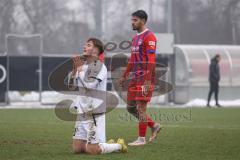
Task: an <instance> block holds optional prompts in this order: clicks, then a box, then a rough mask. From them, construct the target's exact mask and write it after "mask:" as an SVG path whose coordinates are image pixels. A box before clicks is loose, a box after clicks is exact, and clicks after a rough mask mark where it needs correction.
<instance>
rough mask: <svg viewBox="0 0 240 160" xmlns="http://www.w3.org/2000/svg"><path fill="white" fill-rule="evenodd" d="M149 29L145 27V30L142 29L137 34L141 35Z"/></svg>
mask: <svg viewBox="0 0 240 160" xmlns="http://www.w3.org/2000/svg"><path fill="white" fill-rule="evenodd" d="M147 31H148V28H146V29H145V30H144V31H142V32H141V33H137V35H138V36H139V35H141V34H143V33H145V32H147Z"/></svg>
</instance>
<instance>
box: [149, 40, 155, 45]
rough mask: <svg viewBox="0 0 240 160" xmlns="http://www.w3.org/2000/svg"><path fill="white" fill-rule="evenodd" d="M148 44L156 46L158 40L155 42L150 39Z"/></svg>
mask: <svg viewBox="0 0 240 160" xmlns="http://www.w3.org/2000/svg"><path fill="white" fill-rule="evenodd" d="M148 45H149V46H155V45H156V42H154V41H149V42H148Z"/></svg>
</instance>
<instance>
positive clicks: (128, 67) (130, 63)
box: [118, 54, 134, 87]
mask: <svg viewBox="0 0 240 160" xmlns="http://www.w3.org/2000/svg"><path fill="white" fill-rule="evenodd" d="M133 62H134V57H133V54H131V57H130V58H129V59H128V64H127V67H126V70H125V71H124V72H123V74H122V76H121V77H120V79H119V82H118V83H119V86H121V87H123V83H124V81H125V80H126V79H127V77H128V75H129V74H130V72H131V71H132V67H133Z"/></svg>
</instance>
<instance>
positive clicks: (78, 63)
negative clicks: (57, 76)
mask: <svg viewBox="0 0 240 160" xmlns="http://www.w3.org/2000/svg"><path fill="white" fill-rule="evenodd" d="M82 66H83V59H82V58H81V57H80V56H74V57H73V58H72V71H71V72H70V73H69V74H68V88H69V89H70V90H75V89H76V88H77V79H76V73H77V70H81V67H82Z"/></svg>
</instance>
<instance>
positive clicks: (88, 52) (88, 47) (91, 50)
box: [83, 41, 96, 56]
mask: <svg viewBox="0 0 240 160" xmlns="http://www.w3.org/2000/svg"><path fill="white" fill-rule="evenodd" d="M95 54H96V48H95V47H94V44H93V42H92V41H89V42H86V43H85V45H84V47H83V55H84V56H94V55H95Z"/></svg>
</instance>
